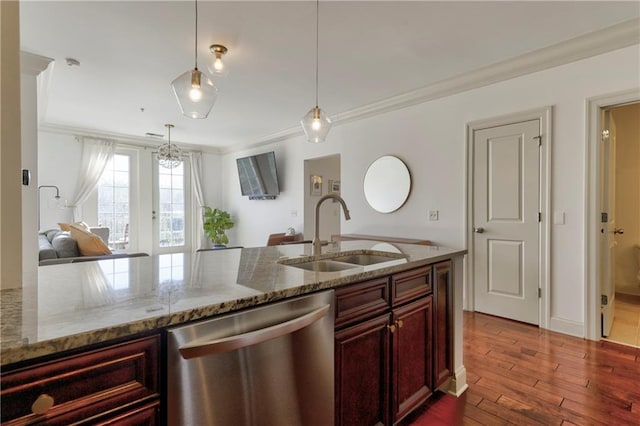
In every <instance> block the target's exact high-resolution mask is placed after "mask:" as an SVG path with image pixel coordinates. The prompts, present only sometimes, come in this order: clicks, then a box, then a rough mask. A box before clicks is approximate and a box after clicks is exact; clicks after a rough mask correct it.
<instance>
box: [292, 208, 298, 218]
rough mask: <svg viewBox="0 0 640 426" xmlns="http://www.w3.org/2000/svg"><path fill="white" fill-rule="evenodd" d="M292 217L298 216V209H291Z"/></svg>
mask: <svg viewBox="0 0 640 426" xmlns="http://www.w3.org/2000/svg"><path fill="white" fill-rule="evenodd" d="M291 217H298V210H296V209H291Z"/></svg>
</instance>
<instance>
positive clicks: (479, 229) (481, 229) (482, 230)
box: [473, 228, 484, 234]
mask: <svg viewBox="0 0 640 426" xmlns="http://www.w3.org/2000/svg"><path fill="white" fill-rule="evenodd" d="M473 232H475V233H476V234H482V233H483V232H484V228H473Z"/></svg>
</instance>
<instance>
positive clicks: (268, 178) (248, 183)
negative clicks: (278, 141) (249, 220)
mask: <svg viewBox="0 0 640 426" xmlns="http://www.w3.org/2000/svg"><path fill="white" fill-rule="evenodd" d="M236 163H237V164H238V177H239V178H240V190H241V191H242V195H246V196H248V197H249V199H250V200H273V199H275V198H276V196H277V195H278V194H280V186H279V185H278V172H277V170H276V155H275V153H274V152H265V153H264V154H258V155H252V156H249V157H243V158H238V159H236Z"/></svg>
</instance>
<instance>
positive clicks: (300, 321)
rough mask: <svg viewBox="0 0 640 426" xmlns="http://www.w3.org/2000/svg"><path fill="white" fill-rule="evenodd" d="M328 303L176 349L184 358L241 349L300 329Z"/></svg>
mask: <svg viewBox="0 0 640 426" xmlns="http://www.w3.org/2000/svg"><path fill="white" fill-rule="evenodd" d="M329 308H330V305H323V306H322V307H320V308H318V309H316V310H315V311H311V312H309V313H308V314H305V315H302V316H300V317H297V318H293V319H291V320H288V321H285V322H282V323H279V324H275V325H272V326H270V327H266V328H261V329H259V330H254V331H250V332H248V333H243V334H237V335H235V336H229V337H223V338H221V339H215V340H210V341H207V342H198V343H192V344H188V345H183V346H181V347H180V348H179V349H178V350H179V351H180V355H182V358H184V359H191V358H199V357H203V356H207V355H214V354H220V353H224V352H229V351H233V350H236V349H241V348H244V347H247V346H252V345H256V344H258V343H262V342H266V341H267V340H271V339H275V338H276V337H280V336H284V335H285V334H291V333H293V332H295V331H298V330H301V329H303V328H305V327H307V326H309V325H311V324H313V323H314V322H316V321H318V320H320V319H321V318H322V317H324V316H325V315H326V314H327V312H329Z"/></svg>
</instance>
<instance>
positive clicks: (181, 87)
mask: <svg viewBox="0 0 640 426" xmlns="http://www.w3.org/2000/svg"><path fill="white" fill-rule="evenodd" d="M195 9H196V14H195V15H196V25H195V27H196V31H195V35H196V37H195V46H194V52H195V67H194V69H193V70H189V71H187V72H185V73H183V74H181V75H180V76H179V77H178V78H176V79H175V80H173V81H172V82H171V87H172V88H173V93H174V94H175V95H176V99H177V100H178V104H179V105H180V110H181V111H182V114H184V115H186V116H187V117H190V118H207V116H208V115H209V112H210V111H211V108H213V104H214V103H215V102H216V99H217V98H218V89H217V88H216V86H215V85H214V84H213V82H212V81H211V79H210V78H209V77H208V76H207V75H206V74H205V73H203V72H202V71H200V70H198V0H195Z"/></svg>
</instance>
